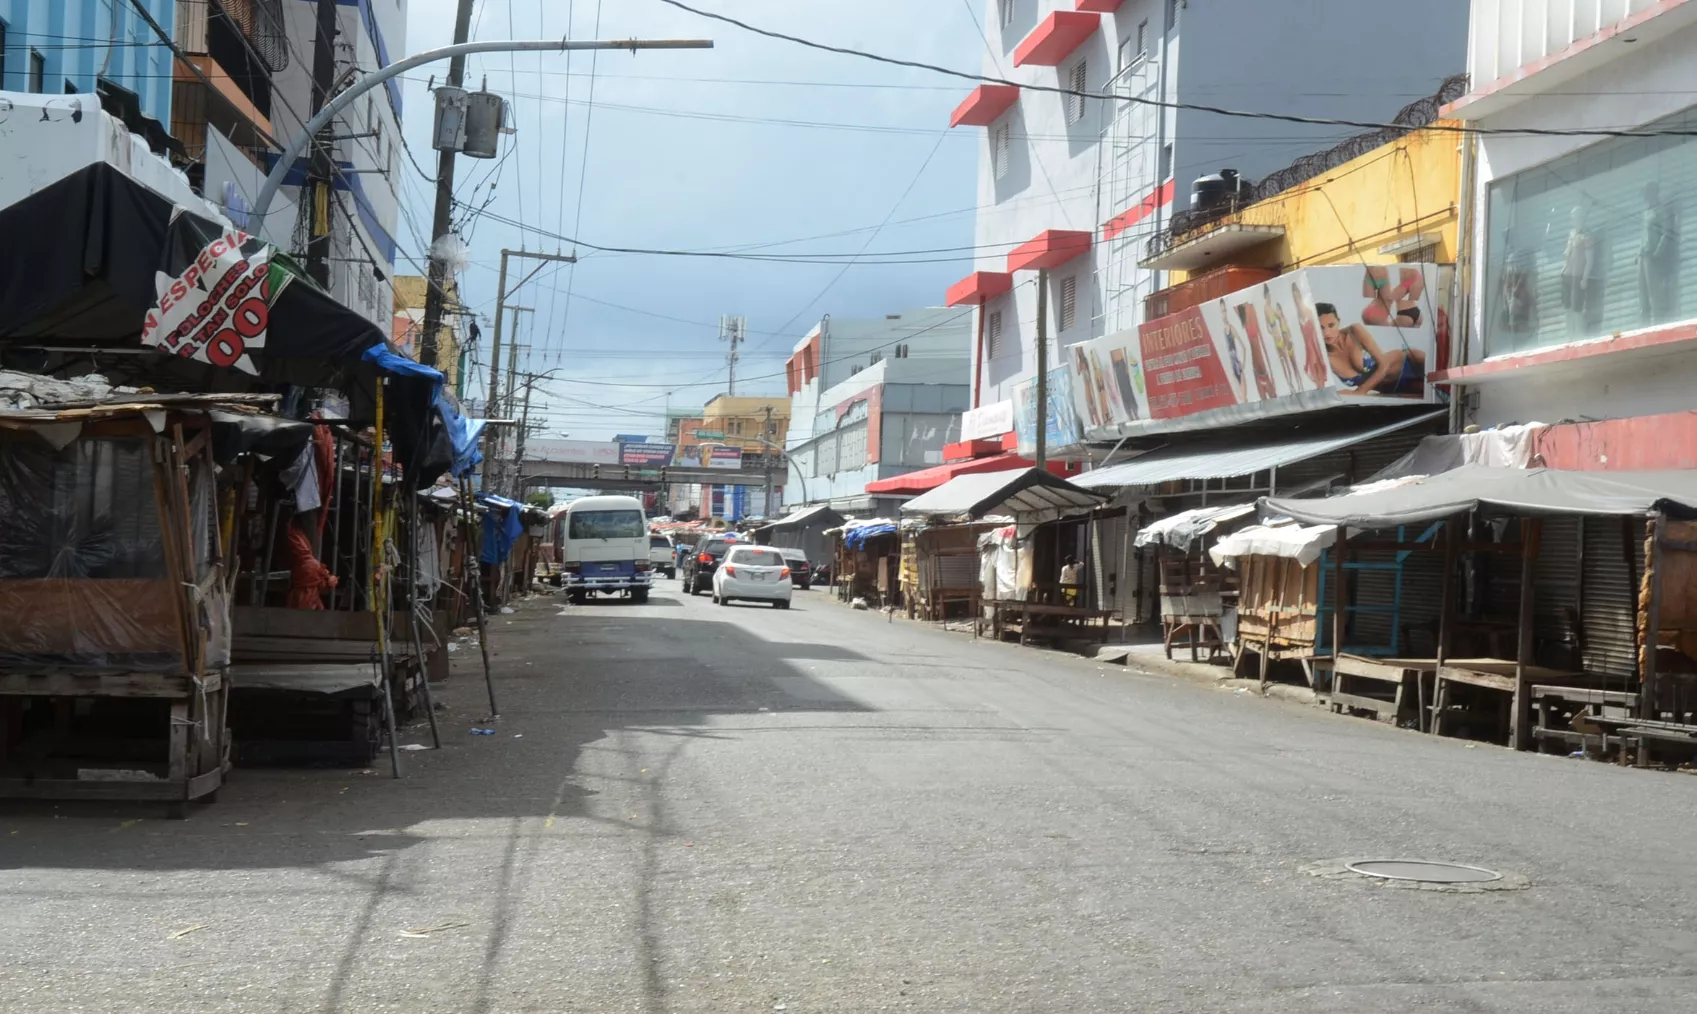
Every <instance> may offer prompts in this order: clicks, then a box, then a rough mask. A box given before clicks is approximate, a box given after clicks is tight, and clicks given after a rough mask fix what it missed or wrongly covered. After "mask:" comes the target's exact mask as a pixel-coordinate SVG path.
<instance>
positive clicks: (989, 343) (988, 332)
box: [984, 310, 1002, 359]
mask: <svg viewBox="0 0 1697 1014" xmlns="http://www.w3.org/2000/svg"><path fill="white" fill-rule="evenodd" d="M984 335H985V342H984V344H985V346H986V347H987V348H988V350H989V358H991V359H999V358H1001V355H1002V311H1000V310H996V311H994V312H993V313H991V314H990V319H989V320H988V321H987V322H986V323H985V325H984Z"/></svg>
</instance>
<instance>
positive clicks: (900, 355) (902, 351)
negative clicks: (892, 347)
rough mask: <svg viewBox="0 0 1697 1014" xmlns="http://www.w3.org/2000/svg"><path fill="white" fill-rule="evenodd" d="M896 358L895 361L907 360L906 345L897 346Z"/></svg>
mask: <svg viewBox="0 0 1697 1014" xmlns="http://www.w3.org/2000/svg"><path fill="white" fill-rule="evenodd" d="M896 358H897V359H906V358H907V346H906V345H897V346H896Z"/></svg>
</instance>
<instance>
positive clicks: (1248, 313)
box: [1237, 303, 1279, 401]
mask: <svg viewBox="0 0 1697 1014" xmlns="http://www.w3.org/2000/svg"><path fill="white" fill-rule="evenodd" d="M1237 319H1238V320H1240V321H1242V322H1243V336H1244V338H1245V339H1246V340H1247V341H1248V342H1249V362H1250V365H1251V366H1253V367H1254V368H1255V393H1256V394H1257V395H1258V396H1259V397H1260V398H1261V400H1262V401H1267V400H1269V399H1272V398H1277V397H1278V396H1279V388H1278V385H1276V384H1274V383H1273V371H1272V370H1270V369H1268V367H1267V351H1266V349H1264V348H1263V347H1262V343H1261V322H1260V319H1259V318H1257V317H1256V316H1255V305H1254V304H1253V303H1240V304H1238V308H1237Z"/></svg>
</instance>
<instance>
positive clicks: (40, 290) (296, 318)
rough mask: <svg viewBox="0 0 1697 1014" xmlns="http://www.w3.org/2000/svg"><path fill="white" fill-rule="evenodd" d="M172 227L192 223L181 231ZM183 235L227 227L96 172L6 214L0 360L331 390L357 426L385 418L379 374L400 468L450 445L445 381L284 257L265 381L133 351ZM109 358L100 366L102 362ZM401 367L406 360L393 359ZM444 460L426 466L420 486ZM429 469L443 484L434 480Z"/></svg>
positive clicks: (117, 176) (186, 382)
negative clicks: (379, 414) (380, 410)
mask: <svg viewBox="0 0 1697 1014" xmlns="http://www.w3.org/2000/svg"><path fill="white" fill-rule="evenodd" d="M174 216H177V217H181V218H186V219H191V220H192V223H184V222H181V221H179V222H176V224H175V227H174ZM185 224H193V225H194V226H195V227H196V228H198V229H199V230H201V231H205V232H210V233H214V234H216V233H217V232H219V231H220V230H223V229H226V228H228V227H227V226H226V225H225V224H224V223H220V222H214V221H211V220H208V219H204V218H201V217H199V216H196V215H194V214H193V213H192V212H190V211H187V210H185V209H181V208H177V207H176V206H175V205H173V203H172V202H171V201H170V200H169V199H167V198H165V197H163V196H161V195H160V194H158V193H155V192H154V191H152V190H150V189H149V188H147V187H146V186H143V185H142V184H140V183H138V182H136V181H135V180H133V179H131V178H130V177H129V176H127V175H125V174H124V173H123V172H122V171H121V170H119V169H117V168H116V167H114V166H111V165H109V164H106V163H98V164H95V165H92V166H88V167H87V168H84V169H81V170H78V171H77V172H75V173H72V174H71V175H69V176H67V177H65V178H64V179H62V180H59V181H58V182H56V183H53V184H52V185H50V186H48V187H45V188H43V189H42V190H40V191H38V192H37V193H35V194H32V195H31V196H29V197H27V198H25V199H23V200H21V201H19V202H17V203H15V204H13V205H11V206H9V207H7V208H5V209H3V210H0V236H6V237H8V238H10V239H11V240H12V241H11V242H8V243H7V244H5V245H4V247H3V248H0V363H3V364H4V365H9V366H13V367H16V368H19V369H24V370H27V371H30V372H36V373H47V374H52V373H56V372H59V371H63V370H66V369H70V368H78V367H80V368H83V369H84V370H85V371H86V368H87V366H88V364H89V363H90V362H91V361H92V362H93V363H94V364H95V365H96V366H97V368H98V369H99V370H100V371H101V372H102V373H104V374H106V375H107V376H108V377H110V378H112V379H113V380H114V381H115V382H118V383H130V384H136V385H143V386H151V387H154V388H156V389H161V390H164V389H167V388H175V389H178V390H184V391H197V392H206V393H231V392H243V391H254V390H276V389H278V388H280V387H282V386H283V385H296V386H300V387H321V388H331V389H335V390H339V391H342V392H344V393H345V394H346V395H347V396H348V400H349V412H350V416H351V418H350V421H351V422H354V423H356V424H357V423H368V422H370V421H372V420H373V419H374V418H375V415H376V388H377V382H378V379H379V377H382V376H388V377H389V378H390V382H389V384H388V386H387V389H386V392H385V395H386V402H385V414H386V416H387V425H386V430H387V432H388V435H389V438H390V440H391V441H392V442H393V446H394V450H395V457H396V459H397V460H398V461H399V462H400V463H401V465H402V467H404V468H408V469H409V470H410V469H413V468H414V467H415V465H416V464H421V462H419V459H420V457H421V456H422V457H425V458H431V459H437V458H443V457H444V455H443V454H442V453H440V452H438V453H430V452H429V450H428V448H430V447H432V446H436V445H440V444H442V443H443V440H442V438H441V436H440V434H439V432H438V431H439V429H440V427H441V420H440V416H439V413H438V412H437V411H436V405H435V402H436V395H437V391H438V389H439V387H440V383H441V375H440V374H438V373H436V372H435V371H433V370H429V369H427V368H424V367H419V366H417V365H416V364H412V363H410V361H405V360H401V359H400V357H398V356H396V355H395V354H394V353H393V351H392V350H391V349H389V348H388V346H387V343H386V341H385V339H384V336H383V333H382V332H381V331H380V330H378V328H377V326H376V325H375V324H373V323H372V322H371V321H370V320H367V319H366V318H365V317H363V316H361V315H360V314H358V313H356V312H354V311H353V310H351V309H349V308H348V307H346V306H343V305H342V304H340V303H338V302H337V301H336V300H335V299H334V298H332V297H331V296H330V295H329V294H328V293H326V292H324V291H323V290H322V289H320V288H319V287H318V286H317V285H315V284H314V283H313V282H312V281H311V280H309V279H308V278H306V277H305V276H304V275H302V274H301V273H300V272H299V270H298V269H297V268H295V267H294V265H293V264H292V263H290V262H289V261H288V259H287V258H286V257H283V256H281V255H279V254H276V253H275V252H273V253H272V256H271V267H270V279H271V285H270V295H269V300H268V302H269V306H270V313H269V321H268V323H267V330H266V340H265V344H264V348H263V352H262V353H260V354H258V355H256V356H255V359H256V362H257V367H258V373H257V375H249V374H247V373H244V372H241V371H239V370H234V369H226V368H220V367H218V366H215V365H212V364H211V363H206V362H200V361H196V360H192V359H188V358H184V357H180V356H174V355H167V354H164V353H144V354H139V355H138V354H136V353H137V350H139V349H140V348H141V346H140V342H139V336H140V335H141V333H142V330H143V326H144V323H145V321H146V320H147V317H148V314H149V311H150V310H152V309H153V308H154V305H155V301H156V295H157V294H156V291H155V279H156V276H157V274H158V272H159V271H160V269H161V268H162V266H164V265H165V264H166V263H167V261H168V258H169V257H170V256H172V250H171V247H172V245H173V242H174V239H175V237H174V232H175V233H178V234H180V233H181V232H182V231H183V227H184V225H185ZM103 350H105V351H107V352H108V353H119V354H107V355H102V351H103ZM398 360H399V362H398ZM445 468H446V461H445V460H443V461H440V462H435V461H433V462H432V463H431V464H430V465H429V466H427V467H425V468H423V470H422V471H423V473H424V474H422V475H420V476H419V478H420V479H421V481H424V482H428V481H430V480H431V479H433V478H434V475H439V474H441V470H442V469H445ZM432 471H434V474H430V473H431V472H432Z"/></svg>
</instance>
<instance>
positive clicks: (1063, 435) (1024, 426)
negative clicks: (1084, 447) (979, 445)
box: [1013, 366, 1084, 458]
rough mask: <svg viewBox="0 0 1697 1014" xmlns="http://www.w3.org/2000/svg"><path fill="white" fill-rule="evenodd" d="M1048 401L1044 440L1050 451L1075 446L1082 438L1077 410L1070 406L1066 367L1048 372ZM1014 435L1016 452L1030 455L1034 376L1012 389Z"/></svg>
mask: <svg viewBox="0 0 1697 1014" xmlns="http://www.w3.org/2000/svg"><path fill="white" fill-rule="evenodd" d="M1048 395H1049V404H1048V406H1047V409H1048V410H1047V412H1046V413H1045V415H1046V418H1047V421H1046V423H1045V432H1044V441H1045V444H1046V450H1047V451H1048V452H1049V453H1051V454H1053V453H1055V452H1057V451H1060V450H1061V449H1063V448H1066V447H1074V446H1077V445H1078V444H1079V443H1081V442H1082V441H1083V439H1084V435H1083V432H1082V431H1081V429H1080V428H1079V420H1078V412H1077V411H1076V410H1075V409H1074V408H1073V383H1072V371H1071V370H1068V369H1067V368H1066V367H1064V366H1063V367H1061V368H1059V369H1054V370H1050V371H1049V391H1048ZM1013 403H1014V435H1015V437H1016V438H1017V439H1018V441H1019V453H1020V455H1021V456H1023V457H1027V458H1029V457H1031V456H1032V455H1033V454H1036V453H1037V380H1036V378H1033V379H1031V380H1028V381H1026V382H1025V383H1023V384H1021V385H1020V386H1019V387H1017V388H1015V389H1014V396H1013Z"/></svg>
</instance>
